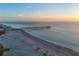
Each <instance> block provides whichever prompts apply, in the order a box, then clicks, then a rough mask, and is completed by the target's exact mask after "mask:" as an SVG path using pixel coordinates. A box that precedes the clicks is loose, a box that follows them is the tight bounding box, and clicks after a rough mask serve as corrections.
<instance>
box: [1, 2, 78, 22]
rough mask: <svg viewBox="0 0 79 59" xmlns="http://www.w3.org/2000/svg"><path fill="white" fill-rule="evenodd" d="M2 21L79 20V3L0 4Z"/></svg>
mask: <svg viewBox="0 0 79 59" xmlns="http://www.w3.org/2000/svg"><path fill="white" fill-rule="evenodd" d="M0 21H60V22H61V21H79V4H68V3H67V4H66V3H65V4H64V3H63V4H61V3H58V4H56V3H52V4H46V3H44V4H33V3H26V4H25V3H23V4H22V3H16V4H11V3H10V4H8V3H7V4H0Z"/></svg>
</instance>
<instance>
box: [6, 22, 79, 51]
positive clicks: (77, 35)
mask: <svg viewBox="0 0 79 59" xmlns="http://www.w3.org/2000/svg"><path fill="white" fill-rule="evenodd" d="M11 24H12V25H10V24H7V23H6V25H10V26H14V27H21V28H22V27H27V26H43V25H45V26H51V27H52V28H51V29H49V30H31V31H28V30H27V29H25V30H26V31H28V32H29V33H30V34H32V35H34V36H37V37H40V38H42V39H43V40H47V41H49V42H52V43H56V44H59V45H64V46H66V47H69V48H72V49H75V50H78V51H79V23H63V22H62V23H32V24H31V23H30V24H29V23H26V24H25V23H24V24H23V23H22V24H21V23H20V24H17V23H11Z"/></svg>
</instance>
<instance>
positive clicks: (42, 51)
mask: <svg viewBox="0 0 79 59" xmlns="http://www.w3.org/2000/svg"><path fill="white" fill-rule="evenodd" d="M0 43H1V44H3V46H4V47H5V48H11V49H10V50H9V51H6V52H4V54H3V55H4V56H77V55H78V56H79V53H78V52H76V51H74V50H72V49H69V48H66V47H63V46H59V45H56V44H53V43H50V42H47V41H45V40H43V39H40V38H38V37H35V36H33V35H31V34H29V33H28V32H25V31H24V30H22V29H13V30H12V29H11V30H7V31H6V33H5V34H3V35H2V36H0Z"/></svg>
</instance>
